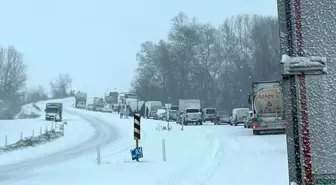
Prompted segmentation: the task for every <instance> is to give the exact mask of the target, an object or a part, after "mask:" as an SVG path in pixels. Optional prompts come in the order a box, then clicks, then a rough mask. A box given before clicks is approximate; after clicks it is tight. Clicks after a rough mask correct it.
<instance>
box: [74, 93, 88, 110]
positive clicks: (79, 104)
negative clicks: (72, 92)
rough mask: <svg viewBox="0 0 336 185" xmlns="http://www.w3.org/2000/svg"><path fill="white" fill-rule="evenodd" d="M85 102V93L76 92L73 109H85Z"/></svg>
mask: <svg viewBox="0 0 336 185" xmlns="http://www.w3.org/2000/svg"><path fill="white" fill-rule="evenodd" d="M86 101H87V93H85V92H78V93H76V96H75V107H76V108H79V109H85V107H86Z"/></svg>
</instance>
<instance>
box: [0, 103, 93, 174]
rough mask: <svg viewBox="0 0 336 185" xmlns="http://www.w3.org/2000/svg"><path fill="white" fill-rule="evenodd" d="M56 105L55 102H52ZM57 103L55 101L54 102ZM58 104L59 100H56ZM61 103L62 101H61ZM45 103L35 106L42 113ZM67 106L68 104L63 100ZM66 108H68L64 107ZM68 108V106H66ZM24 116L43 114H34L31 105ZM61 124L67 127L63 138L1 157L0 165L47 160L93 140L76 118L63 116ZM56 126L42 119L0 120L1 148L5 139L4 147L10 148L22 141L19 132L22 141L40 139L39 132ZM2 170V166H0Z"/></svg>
mask: <svg viewBox="0 0 336 185" xmlns="http://www.w3.org/2000/svg"><path fill="white" fill-rule="evenodd" d="M54 101H55V100H54ZM56 101H57V100H56ZM58 101H59V100H58ZM61 101H64V100H61ZM45 103H46V102H45V101H43V102H39V103H37V105H38V106H40V108H41V109H42V110H43V107H44V106H45ZM65 103H67V100H65ZM66 105H67V104H66ZM68 106H69V105H68ZM22 110H23V111H25V113H30V112H34V113H35V114H42V113H43V112H39V111H37V110H36V109H35V108H34V107H33V106H32V104H28V105H25V106H23V109H22ZM63 117H64V121H66V122H67V124H66V125H65V127H64V132H65V135H64V136H63V137H61V138H59V139H56V140H54V141H51V142H49V143H46V144H43V145H38V146H35V147H28V148H24V149H22V150H17V151H11V152H8V153H4V154H2V155H0V165H5V164H10V163H13V162H20V161H24V160H28V159H32V158H38V157H41V156H47V155H50V154H53V153H55V152H57V151H60V150H64V149H67V148H71V147H73V146H75V145H77V144H79V143H82V142H84V141H86V140H88V139H89V138H90V137H92V136H93V129H92V127H91V125H90V123H88V122H87V121H85V120H83V119H82V118H80V117H78V116H74V115H71V114H67V113H64V116H63ZM54 124H55V123H53V122H52V121H46V120H44V116H41V117H40V118H36V119H17V120H2V121H1V122H0V125H1V130H0V138H2V141H3V142H1V140H0V142H1V145H2V146H3V145H4V143H5V137H6V136H7V144H12V143H15V142H17V141H18V140H20V139H21V132H22V136H23V138H25V137H30V136H33V134H34V135H39V134H40V132H41V131H42V132H44V131H45V129H46V128H47V129H48V130H50V129H51V126H54ZM0 168H1V166H0Z"/></svg>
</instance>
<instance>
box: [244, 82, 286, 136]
mask: <svg viewBox="0 0 336 185" xmlns="http://www.w3.org/2000/svg"><path fill="white" fill-rule="evenodd" d="M248 102H249V103H250V104H251V105H252V111H253V117H252V124H251V125H252V130H253V134H254V135H258V134H260V133H261V132H273V131H282V132H285V129H286V122H285V120H284V119H283V102H282V94H281V83H280V81H259V82H253V83H252V93H251V94H250V96H249V101H248Z"/></svg>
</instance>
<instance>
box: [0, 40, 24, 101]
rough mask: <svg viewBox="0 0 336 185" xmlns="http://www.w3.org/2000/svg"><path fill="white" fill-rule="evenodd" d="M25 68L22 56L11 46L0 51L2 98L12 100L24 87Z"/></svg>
mask: <svg viewBox="0 0 336 185" xmlns="http://www.w3.org/2000/svg"><path fill="white" fill-rule="evenodd" d="M26 80H27V66H26V65H25V64H24V63H23V55H22V53H20V52H18V51H17V50H16V49H15V48H14V47H13V46H9V47H8V48H1V49H0V91H1V92H0V94H1V95H2V97H3V98H6V99H14V97H15V96H16V95H17V93H18V91H19V90H21V89H22V88H23V87H24V86H25V82H26Z"/></svg>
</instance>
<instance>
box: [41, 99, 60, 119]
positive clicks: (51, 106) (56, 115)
mask: <svg viewBox="0 0 336 185" xmlns="http://www.w3.org/2000/svg"><path fill="white" fill-rule="evenodd" d="M44 113H45V120H47V121H48V120H55V121H62V113H63V104H62V103H47V104H46V108H45V109H44Z"/></svg>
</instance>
